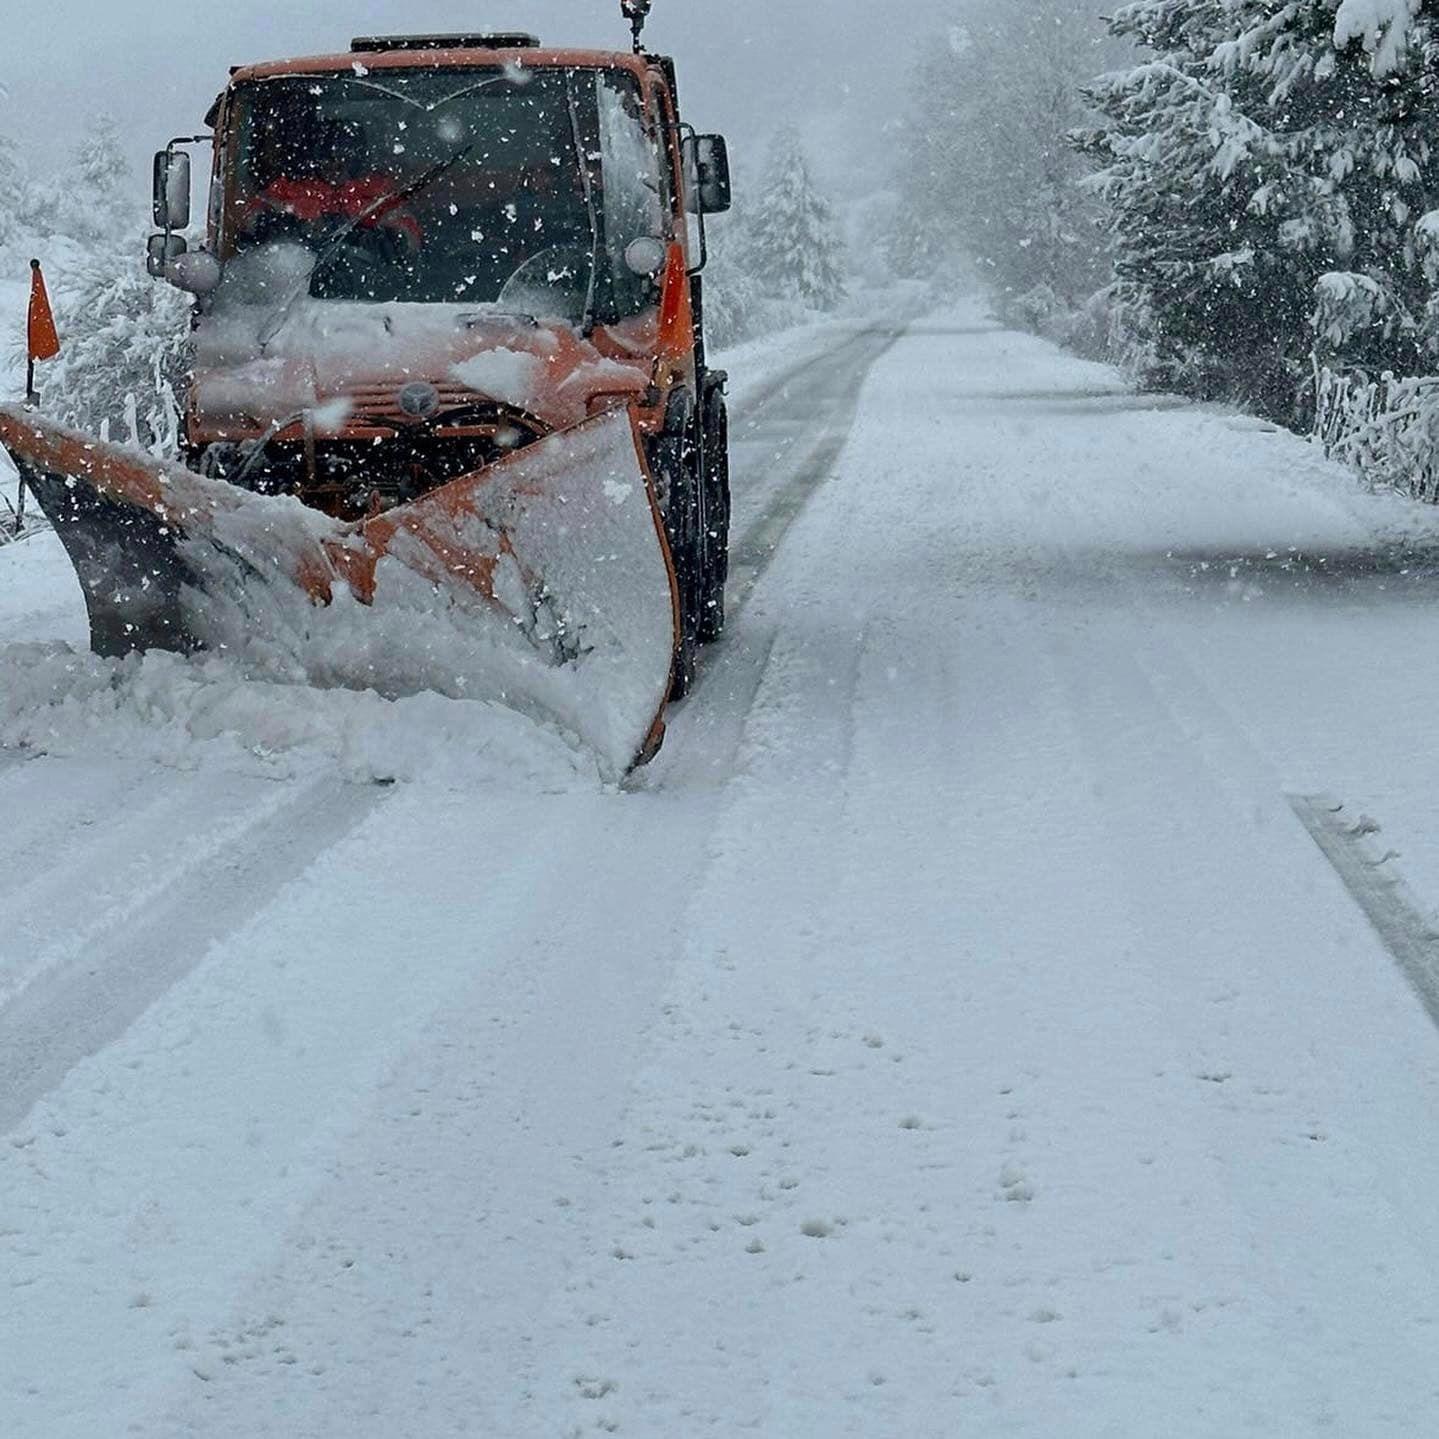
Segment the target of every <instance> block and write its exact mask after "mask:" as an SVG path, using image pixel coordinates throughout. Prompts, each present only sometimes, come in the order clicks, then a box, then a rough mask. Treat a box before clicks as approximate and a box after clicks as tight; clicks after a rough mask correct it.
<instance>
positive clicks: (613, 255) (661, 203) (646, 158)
mask: <svg viewBox="0 0 1439 1439" xmlns="http://www.w3.org/2000/svg"><path fill="white" fill-rule="evenodd" d="M598 87H599V88H598V101H599V130H600V168H601V174H602V176H603V184H604V195H605V201H604V209H605V248H606V250H607V251H608V260H609V266H608V268H609V272H610V274H611V276H613V278H614V287H615V301H616V307H617V309H618V310H619V312H620V314H621V316H626V315H635V314H639V313H640V312H641V311H642V310H644V309H646V308H647V307H648V306H650V305H652V304H653V303H654V302H655V298H656V293H655V284H654V281H653V279H652V278H651V277H649V276H646V275H635V274H634V273H633V272H632V271H631V270H630V269H629V267H628V266H627V265H626V264H625V250H626V249H627V248H628V247H629V245H630V244H631V243H632V242H633V241H635V240H637V239H640V238H641V237H642V236H646V235H656V236H660V237H665V236H667V235H668V234H669V224H668V219H667V207H666V193H667V188H668V187H667V186H666V184H665V177H664V173H663V168H662V165H661V160H660V153H661V152H660V149H659V146H658V145H657V144H656V142H655V138H654V136H653V135H652V134H651V132H650V129H649V127H648V125H647V124H646V121H645V114H644V107H643V104H642V101H641V99H640V92H639V88H638V86H636V85H635V84H634V82H633V81H632V80H630V79H629V78H628V77H624V76H611V75H607V74H601V75H600V76H599V78H598Z"/></svg>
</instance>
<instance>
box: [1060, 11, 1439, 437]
mask: <svg viewBox="0 0 1439 1439" xmlns="http://www.w3.org/2000/svg"><path fill="white" fill-rule="evenodd" d="M1435 9H1436V6H1435V4H1434V0H1363V3H1359V0H1338V3H1336V0H1291V3H1288V4H1285V5H1283V6H1275V5H1273V4H1271V3H1270V0H1138V3H1132V4H1130V5H1127V6H1125V7H1124V8H1123V9H1121V10H1120V11H1119V12H1118V13H1117V14H1116V15H1115V17H1114V21H1113V28H1114V30H1115V31H1116V33H1117V34H1118V35H1120V36H1122V37H1125V38H1128V39H1131V40H1133V41H1135V42H1136V43H1138V44H1139V45H1140V46H1141V47H1143V48H1144V49H1147V50H1148V51H1150V52H1151V58H1149V59H1147V60H1146V61H1145V62H1144V63H1142V64H1140V65H1137V66H1134V67H1132V68H1130V69H1127V70H1124V71H1121V72H1118V73H1116V74H1113V75H1109V76H1106V77H1104V78H1103V79H1102V80H1100V81H1098V82H1097V83H1096V84H1095V85H1094V86H1093V87H1092V89H1091V92H1090V93H1091V95H1092V97H1093V99H1094V101H1095V103H1096V104H1097V105H1098V107H1099V108H1100V109H1101V110H1102V112H1103V115H1104V120H1103V122H1102V123H1101V124H1100V125H1098V126H1096V127H1094V128H1093V129H1091V130H1090V131H1089V132H1088V133H1087V134H1085V135H1084V136H1083V137H1082V144H1083V146H1084V148H1086V149H1087V150H1088V151H1089V152H1090V153H1091V154H1092V155H1093V156H1095V157H1097V159H1098V162H1099V166H1100V168H1099V171H1098V175H1097V177H1096V184H1097V186H1098V188H1099V190H1100V191H1101V193H1103V194H1104V195H1105V196H1106V197H1107V199H1108V200H1109V202H1110V205H1111V207H1112V217H1113V228H1114V232H1115V236H1116V241H1117V248H1118V254H1117V262H1116V264H1117V270H1118V273H1119V275H1120V277H1121V280H1122V282H1123V285H1124V287H1125V290H1126V293H1127V296H1128V298H1129V299H1130V300H1131V301H1132V302H1133V303H1134V305H1135V307H1136V309H1137V310H1139V311H1141V312H1143V313H1145V314H1147V315H1148V316H1149V317H1150V322H1151V323H1152V325H1153V327H1154V336H1153V338H1154V342H1155V346H1156V352H1157V354H1158V356H1159V357H1160V360H1161V362H1162V364H1163V366H1164V367H1165V369H1166V370H1167V375H1166V378H1167V379H1169V380H1170V381H1171V382H1172V381H1176V380H1177V381H1179V382H1181V383H1184V384H1187V385H1188V386H1189V387H1190V388H1193V389H1197V390H1200V391H1204V392H1211V393H1213V392H1226V393H1230V394H1233V395H1235V396H1237V397H1240V398H1244V399H1247V400H1249V401H1250V402H1252V403H1255V404H1257V405H1258V406H1259V407H1260V408H1263V409H1265V410H1267V411H1269V412H1270V413H1273V414H1276V415H1278V416H1280V417H1281V418H1292V417H1293V416H1294V414H1295V413H1296V403H1297V395H1298V393H1299V390H1300V388H1301V386H1302V383H1303V381H1304V379H1305V378H1306V377H1307V376H1308V374H1309V373H1310V368H1311V366H1310V359H1309V357H1310V354H1311V351H1312V349H1313V348H1314V346H1315V344H1316V343H1317V342H1321V341H1322V342H1323V343H1324V344H1325V345H1326V346H1328V347H1330V348H1331V349H1333V350H1335V351H1337V352H1341V353H1342V354H1343V355H1344V356H1345V357H1346V358H1347V359H1349V360H1351V361H1353V362H1357V363H1366V364H1372V365H1381V366H1387V367H1390V368H1395V369H1404V370H1412V369H1413V368H1414V367H1415V366H1416V365H1417V364H1419V363H1420V361H1421V358H1422V356H1423V354H1424V352H1425V350H1426V348H1427V347H1428V346H1429V345H1430V342H1431V336H1432V329H1433V327H1432V325H1430V324H1429V323H1428V321H1427V320H1426V318H1425V317H1426V307H1427V300H1428V297H1429V294H1430V292H1431V289H1432V282H1433V279H1434V274H1435V271H1434V266H1433V258H1432V255H1431V242H1430V239H1429V234H1430V231H1431V230H1434V231H1435V232H1436V237H1439V226H1436V225H1434V224H1433V223H1431V221H1430V220H1428V219H1426V217H1428V216H1429V215H1430V212H1431V210H1432V208H1433V205H1434V203H1435V202H1436V199H1439V147H1435V146H1433V145H1431V142H1430V140H1429V137H1428V133H1427V130H1428V125H1427V122H1426V120H1425V118H1424V116H1425V105H1426V102H1427V100H1428V98H1429V96H1428V94H1427V92H1428V90H1429V88H1430V85H1431V82H1430V80H1429V79H1428V76H1427V74H1426V69H1427V67H1426V63H1425V62H1426V56H1429V57H1432V55H1433V54H1434V36H1433V34H1432V32H1433V30H1434V18H1433V17H1434V13H1435ZM1435 218H1436V219H1439V217H1435Z"/></svg>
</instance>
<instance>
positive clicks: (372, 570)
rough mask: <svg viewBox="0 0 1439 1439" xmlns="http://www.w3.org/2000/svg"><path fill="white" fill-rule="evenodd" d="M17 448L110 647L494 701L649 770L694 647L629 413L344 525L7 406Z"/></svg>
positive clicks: (6, 437)
mask: <svg viewBox="0 0 1439 1439" xmlns="http://www.w3.org/2000/svg"><path fill="white" fill-rule="evenodd" d="M0 445H3V446H4V447H5V448H6V449H7V450H8V451H9V452H10V455H11V457H12V458H13V459H14V461H15V463H16V465H17V466H18V468H19V469H20V472H21V475H22V476H23V478H24V480H25V483H26V484H27V485H28V486H29V488H30V490H31V491H32V493H33V494H34V496H35V499H36V500H37V502H38V503H39V505H40V507H41V508H42V509H43V510H44V512H45V514H46V515H47V516H48V518H49V519H50V521H51V523H52V524H53V525H54V527H55V529H56V531H57V533H58V535H59V537H60V539H61V541H62V543H63V544H64V546H65V549H66V552H67V553H68V555H69V557H70V561H71V563H72V564H73V565H74V567H75V571H76V573H77V575H78V576H79V578H80V584H81V588H82V590H83V591H84V595H85V604H86V607H87V609H88V611H89V616H90V633H91V644H92V646H93V648H94V649H95V650H96V651H97V652H98V653H100V654H104V655H119V654H124V653H128V652H130V651H132V650H146V649H164V650H173V651H177V652H180V653H189V652H192V651H195V650H202V649H203V650H213V651H219V652H223V653H226V654H229V655H233V656H235V657H236V658H238V659H240V660H241V661H242V662H243V663H244V664H245V665H246V666H247V668H252V669H256V670H258V671H259V672H261V673H262V674H264V675H265V676H266V677H271V678H283V679H287V680H290V681H301V680H304V681H308V682H310V683H314V684H319V685H338V686H346V687H350V688H359V689H374V690H378V691H379V692H380V693H382V694H386V695H390V696H398V695H402V694H411V693H416V692H419V691H421V690H438V691H440V692H441V693H443V694H448V695H451V696H453V697H455V698H467V699H481V700H495V701H499V702H502V703H505V704H508V705H510V706H512V707H513V708H516V709H519V710H522V711H524V712H526V713H529V714H532V715H534V716H535V717H537V718H541V719H545V720H549V721H552V722H554V723H557V724H559V725H560V726H561V727H562V728H563V729H565V730H567V731H568V732H569V733H571V734H572V735H574V736H575V737H577V738H578V739H580V740H581V741H583V742H584V743H585V744H587V745H588V746H590V747H591V748H592V749H593V750H594V751H595V753H596V755H597V757H598V759H599V762H600V767H601V769H602V771H603V772H604V773H605V774H606V776H607V777H618V776H619V775H620V774H622V773H624V772H625V771H626V770H627V769H629V768H630V767H632V766H633V765H634V764H637V763H643V762H644V761H645V760H647V759H649V758H650V757H651V756H652V755H653V754H654V753H655V751H656V750H657V749H658V747H659V743H660V740H661V739H662V737H663V733H664V728H663V726H664V709H665V704H666V701H667V698H668V695H669V686H670V676H671V669H672V665H673V660H674V652H675V646H676V642H677V636H678V633H679V603H678V592H677V587H676V584H675V578H674V570H673V565H672V563H671V559H670V554H669V548H668V545H667V543H666V541H665V538H664V526H663V522H662V520H661V518H660V515H659V511H658V509H657V506H656V501H655V493H654V483H653V479H652V477H651V475H650V472H649V468H648V466H647V464H646V462H645V458H644V450H643V447H642V445H641V443H640V438H639V435H638V433H637V431H636V428H635V423H634V420H633V417H632V416H631V414H630V412H629V411H628V410H624V409H620V410H612V411H609V412H607V413H605V414H603V415H600V416H598V417H596V418H594V419H591V420H587V421H585V422H584V423H582V424H579V425H576V426H574V427H573V428H571V429H569V430H564V431H560V432H557V433H555V434H553V435H550V436H548V437H547V438H545V439H543V440H539V441H537V442H535V443H534V444H532V445H530V446H528V447H526V448H525V449H523V450H520V451H517V452H516V453H515V454H513V455H511V456H509V457H507V458H506V459H504V460H501V461H499V462H497V463H495V464H493V465H489V466H487V467H486V468H484V469H481V470H477V471H475V472H474V473H472V474H469V475H465V476H462V477H461V478H459V479H457V480H453V481H451V482H450V483H448V484H446V485H443V486H441V487H440V488H438V489H435V490H432V491H431V492H430V493H429V494H427V495H425V496H423V497H422V498H421V499H418V500H415V501H412V502H410V503H409V504H405V505H400V506H397V507H396V508H394V509H391V510H388V511H386V512H384V513H382V514H380V515H377V516H375V517H374V518H371V519H367V520H363V521H357V522H354V523H348V524H347V523H344V522H341V521H338V520H332V519H330V518H328V517H327V516H325V515H323V514H321V513H320V512H318V511H316V510H312V509H309V508H308V507H306V506H304V505H302V504H300V503H299V501H298V500H294V499H290V498H282V497H270V496H262V495H256V494H253V493H250V492H249V491H245V490H241V489H238V488H236V487H235V486H233V485H229V484H226V483H224V482H222V481H219V480H212V479H207V478H205V477H203V476H200V475H197V474H195V473H193V472H192V471H190V470H187V469H184V468H183V467H181V466H179V465H175V464H168V463H165V462H162V461H159V460H154V459H150V458H148V457H145V456H143V455H141V454H139V453H137V452H135V451H131V450H126V449H122V448H121V447H119V446H117V445H113V444H110V443H107V442H104V441H99V440H95V439H91V438H89V437H87V436H85V435H83V434H80V433H78V432H75V431H73V430H68V429H65V428H63V427H61V426H58V425H55V424H53V423H52V422H50V421H48V420H46V419H45V418H43V417H42V416H40V415H38V414H36V413H35V412H33V411H31V410H26V409H21V408H17V407H5V406H0Z"/></svg>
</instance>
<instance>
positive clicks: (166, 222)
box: [155, 150, 190, 230]
mask: <svg viewBox="0 0 1439 1439" xmlns="http://www.w3.org/2000/svg"><path fill="white" fill-rule="evenodd" d="M155 223H156V224H157V225H159V226H160V228H161V229H162V230H183V229H184V228H185V226H186V225H188V224H189V223H190V156H189V155H188V154H187V153H186V152H185V151H184V150H161V151H160V152H159V153H158V154H157V155H156V156H155Z"/></svg>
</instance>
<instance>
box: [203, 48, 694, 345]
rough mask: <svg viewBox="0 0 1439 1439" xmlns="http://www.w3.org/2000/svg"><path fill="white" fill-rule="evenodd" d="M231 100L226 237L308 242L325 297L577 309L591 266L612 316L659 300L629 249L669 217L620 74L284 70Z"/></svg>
mask: <svg viewBox="0 0 1439 1439" xmlns="http://www.w3.org/2000/svg"><path fill="white" fill-rule="evenodd" d="M236 111H237V128H236V135H237V140H236V152H235V170H234V188H233V191H232V197H231V208H230V211H229V214H228V217H227V227H226V228H227V231H228V233H227V235H226V237H225V240H226V248H227V249H229V250H230V251H231V252H239V251H243V250H246V249H252V248H254V247H256V246H261V245H268V244H280V243H290V244H294V243H299V244H302V245H304V246H305V247H307V248H308V249H309V250H310V251H312V252H313V253H314V254H315V255H316V257H317V258H318V259H319V260H320V263H318V264H317V265H316V267H315V269H314V271H313V273H312V274H311V277H310V282H309V291H310V294H311V296H312V297H314V298H316V299H335V300H360V301H377V302H378V301H408V302H420V303H456V304H495V305H502V306H505V307H506V308H511V309H516V310H523V311H525V312H526V313H530V314H536V315H543V316H544V317H560V318H565V319H570V320H578V319H579V318H580V317H581V315H582V314H583V313H584V309H585V305H586V302H587V300H588V299H589V298H590V295H591V271H592V269H593V271H594V279H593V303H594V312H595V315H596V318H598V319H599V320H600V321H601V322H604V321H613V320H618V319H624V318H627V317H629V316H632V315H636V314H640V313H642V312H643V311H644V310H645V309H647V308H649V307H650V306H652V305H653V304H654V303H655V299H656V294H655V284H654V281H653V280H652V279H650V278H648V277H645V276H636V275H634V274H632V273H631V272H630V271H629V270H628V268H627V267H626V266H625V265H624V263H623V256H624V251H625V248H626V246H627V245H628V244H629V243H630V242H631V241H632V240H634V239H636V238H638V237H639V236H640V235H658V234H663V233H664V231H665V227H666V206H665V204H664V201H663V168H662V166H661V165H660V161H659V155H660V151H659V148H658V145H657V143H656V142H655V140H654V138H653V136H652V135H651V134H650V133H649V130H648V127H647V125H646V122H645V119H644V110H643V105H642V101H641V97H640V92H639V87H638V85H637V84H636V83H635V81H634V79H633V77H632V76H630V75H629V74H627V73H625V72H622V71H600V70H572V71H569V72H565V71H562V70H558V69H535V70H521V69H514V68H511V69H507V70H446V71H433V70H401V71H386V72H383V73H374V74H369V75H364V74H358V73H356V74H344V75H294V76H283V77H278V78H275V79H270V80H264V81H259V82H255V83H253V84H251V85H247V86H244V87H242V88H241V89H240V90H239V91H238V92H237V95H236ZM582 157H583V158H582ZM582 166H583V168H582ZM587 191H588V194H589V198H590V199H592V200H593V214H592V211H591V205H590V204H589V203H588V201H587V193H586V192H587Z"/></svg>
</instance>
